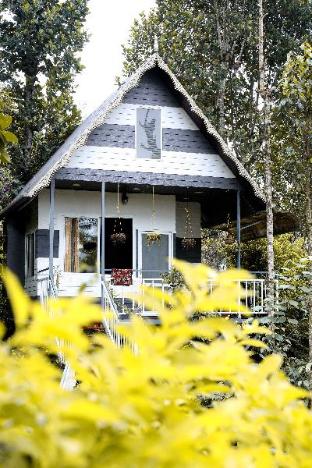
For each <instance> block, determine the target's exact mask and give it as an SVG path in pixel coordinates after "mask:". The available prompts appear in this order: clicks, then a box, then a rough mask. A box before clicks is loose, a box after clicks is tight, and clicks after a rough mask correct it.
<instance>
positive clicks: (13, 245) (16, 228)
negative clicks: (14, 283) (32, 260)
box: [6, 218, 25, 285]
mask: <svg viewBox="0 0 312 468" xmlns="http://www.w3.org/2000/svg"><path fill="white" fill-rule="evenodd" d="M6 231H7V232H6V249H7V266H8V268H9V269H10V270H11V271H13V273H15V274H16V276H17V277H18V279H19V280H20V282H21V283H22V284H23V285H24V283H25V228H24V226H23V224H22V223H19V222H18V221H16V220H15V219H13V218H11V219H8V220H7V223H6Z"/></svg>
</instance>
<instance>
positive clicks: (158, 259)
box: [139, 232, 172, 278]
mask: <svg viewBox="0 0 312 468" xmlns="http://www.w3.org/2000/svg"><path fill="white" fill-rule="evenodd" d="M140 244H141V245H140V246H139V253H140V255H139V265H140V269H141V271H142V278H160V276H161V274H162V273H167V272H168V271H169V269H170V267H171V260H172V234H170V233H161V234H160V236H159V239H158V240H156V241H155V242H152V243H151V242H149V241H148V233H147V232H142V233H141V236H140Z"/></svg>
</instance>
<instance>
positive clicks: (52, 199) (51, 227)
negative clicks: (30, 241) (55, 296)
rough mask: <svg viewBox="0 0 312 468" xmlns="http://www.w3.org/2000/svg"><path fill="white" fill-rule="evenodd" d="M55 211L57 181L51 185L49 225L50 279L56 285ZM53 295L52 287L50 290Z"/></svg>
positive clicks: (53, 180)
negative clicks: (54, 251) (54, 261)
mask: <svg viewBox="0 0 312 468" xmlns="http://www.w3.org/2000/svg"><path fill="white" fill-rule="evenodd" d="M54 211H55V179H52V180H51V183H50V225H49V278H50V280H51V282H52V284H54V272H53V246H54ZM49 289H50V290H49V293H50V294H51V286H50V288H49Z"/></svg>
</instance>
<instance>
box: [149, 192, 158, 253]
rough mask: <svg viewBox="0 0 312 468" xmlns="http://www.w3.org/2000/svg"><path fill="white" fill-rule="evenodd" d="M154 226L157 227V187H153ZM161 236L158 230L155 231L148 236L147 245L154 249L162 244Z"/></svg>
mask: <svg viewBox="0 0 312 468" xmlns="http://www.w3.org/2000/svg"><path fill="white" fill-rule="evenodd" d="M151 224H152V226H155V225H156V209H155V187H154V185H153V198H152V223H151ZM160 240H161V235H160V232H159V231H158V230H157V229H153V231H150V232H148V233H147V234H146V244H147V245H148V247H152V246H153V245H155V244H160Z"/></svg>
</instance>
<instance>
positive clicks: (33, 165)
mask: <svg viewBox="0 0 312 468" xmlns="http://www.w3.org/2000/svg"><path fill="white" fill-rule="evenodd" d="M87 11H88V9H87V0H2V1H1V3H0V65H1V67H0V80H1V81H2V83H4V84H5V86H6V88H7V89H9V90H10V91H11V94H12V96H13V97H14V99H15V103H16V112H15V115H14V116H13V117H14V126H13V128H14V131H15V133H16V134H17V136H18V138H19V143H20V144H19V145H18V147H17V148H16V150H14V151H12V170H13V171H14V174H15V175H16V176H17V178H18V179H19V180H20V182H21V183H24V182H25V181H26V180H27V179H28V178H29V177H30V176H31V175H32V174H33V173H34V172H35V171H36V170H37V169H38V168H39V167H40V166H41V165H42V163H44V162H45V161H46V160H47V159H48V157H49V156H50V155H51V154H52V153H53V151H54V150H55V149H56V148H57V147H58V146H59V145H60V143H62V141H63V140H64V138H65V137H66V136H67V135H68V134H69V133H70V132H71V131H72V129H73V128H74V127H75V126H76V125H77V123H78V122H79V119H80V113H79V111H78V109H77V107H76V106H75V104H74V101H73V92H74V75H75V74H76V73H77V72H79V71H80V70H81V64H80V59H79V56H78V52H79V51H80V50H81V49H82V47H83V44H84V42H85V40H86V33H85V31H84V29H83V26H84V22H85V18H86V15H87Z"/></svg>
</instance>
